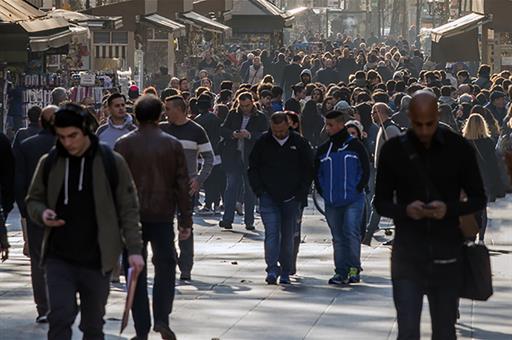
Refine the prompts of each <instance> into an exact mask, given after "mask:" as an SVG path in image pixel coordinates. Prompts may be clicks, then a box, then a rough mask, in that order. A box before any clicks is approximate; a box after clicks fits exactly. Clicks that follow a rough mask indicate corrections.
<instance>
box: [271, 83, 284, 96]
mask: <svg viewBox="0 0 512 340" xmlns="http://www.w3.org/2000/svg"><path fill="white" fill-rule="evenodd" d="M283 93H284V91H283V89H282V88H281V87H280V86H277V85H274V86H272V98H277V97H279V96H281V95H283Z"/></svg>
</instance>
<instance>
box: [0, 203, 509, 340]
mask: <svg viewBox="0 0 512 340" xmlns="http://www.w3.org/2000/svg"><path fill="white" fill-rule="evenodd" d="M511 208H512V201H510V199H508V200H504V201H502V202H499V203H496V204H494V205H493V206H492V207H491V208H490V213H489V215H490V217H491V222H490V227H489V230H488V235H489V236H488V237H489V242H490V248H491V251H492V255H493V256H492V266H493V272H494V287H495V295H494V296H493V297H492V298H491V299H490V300H489V301H487V302H485V303H482V302H475V303H472V302H470V301H467V302H466V301H464V302H463V303H462V306H461V318H460V320H459V321H458V323H457V326H456V327H457V333H458V335H459V339H482V340H483V339H485V340H506V339H510V334H512V324H511V323H510V320H509V316H508V313H507V311H509V310H511V309H512V267H511V266H510V262H511V261H512V232H511V230H510V228H512V213H510V211H511ZM12 221H13V222H15V218H14V217H13V218H12ZM195 222H196V223H195V225H196V227H195V228H196V234H197V238H196V247H197V248H196V257H197V260H196V262H197V264H196V265H197V274H196V275H195V277H196V279H195V280H194V282H191V283H190V284H186V283H185V284H184V283H180V284H179V285H178V287H177V292H176V303H175V308H176V311H177V312H176V313H175V314H174V313H173V315H172V317H171V324H172V325H173V326H174V327H173V328H174V329H175V330H176V332H178V333H179V334H181V336H180V339H206V340H210V339H233V340H238V339H255V340H256V339H272V338H274V339H286V340H288V339H290V340H292V339H375V340H381V339H393V338H396V332H397V328H396V318H395V316H394V311H393V305H392V297H391V281H390V277H389V254H390V247H387V246H384V245H382V243H384V242H385V241H386V240H387V239H388V237H386V236H385V235H384V233H383V232H380V233H379V234H377V236H378V237H379V244H375V245H374V246H373V247H363V249H362V258H363V266H364V273H365V278H364V280H363V282H361V283H360V284H358V285H357V286H353V287H346V288H336V287H328V286H326V285H325V281H326V280H327V279H328V276H329V274H330V264H329V263H330V260H331V256H332V254H331V251H330V247H331V243H330V240H329V231H328V228H327V226H326V225H325V219H323V217H322V216H321V215H320V214H319V213H318V212H316V211H315V210H314V209H308V211H306V212H305V217H304V225H303V227H304V237H303V240H304V241H303V242H304V243H303V244H302V245H301V254H300V263H301V265H300V274H299V275H298V276H297V278H296V280H295V282H294V284H293V286H290V287H279V286H267V285H266V284H265V283H264V282H263V281H262V280H261V275H260V274H259V273H260V272H261V271H262V270H263V269H264V266H265V263H264V261H263V258H262V257H261V253H262V252H263V246H262V240H263V235H262V232H261V231H260V232H246V231H245V230H244V231H238V232H237V231H236V230H235V231H228V232H226V231H220V230H219V229H218V228H217V227H216V222H215V220H212V219H208V218H207V219H203V218H200V219H196V220H195ZM260 225H261V224H260V223H258V226H260ZM12 240H13V241H12V244H13V254H12V259H13V261H10V263H9V264H8V265H7V266H5V267H3V269H2V272H1V274H0V279H1V280H0V282H2V283H1V286H0V298H1V304H2V305H1V306H2V310H8V314H4V315H3V316H2V318H0V334H2V339H39V338H43V337H44V335H45V332H46V331H47V326H44V325H36V324H33V323H32V320H31V318H28V317H27V315H28V314H30V313H31V309H32V301H31V289H30V285H29V283H28V281H27V279H26V277H27V276H28V275H30V272H29V267H28V266H27V261H26V260H25V259H24V258H23V255H22V253H21V252H22V238H21V231H20V230H13V232H12ZM4 265H5V264H4ZM150 285H151V284H150ZM124 298H125V293H124V291H123V288H122V285H113V287H112V290H111V297H110V300H109V303H108V305H107V314H106V317H105V320H106V324H105V333H106V337H105V339H111V340H114V339H130V338H131V337H132V336H133V335H134V334H133V332H126V334H124V333H123V335H122V336H120V335H119V325H120V318H121V315H122V309H123V302H124ZM427 308H428V306H427V305H426V304H425V306H424V309H425V310H427ZM178 311H179V312H178ZM276 320H278V321H276ZM429 323H430V322H429V315H428V313H424V317H423V320H422V338H425V339H427V338H430V335H431V334H430V327H429ZM283 325H286V326H285V327H284V326H283ZM75 330H76V332H78V328H76V325H75ZM75 338H76V339H80V338H81V337H80V336H79V335H78V334H76V335H75V336H74V337H73V339H75ZM151 339H159V337H157V336H154V337H152V338H151Z"/></svg>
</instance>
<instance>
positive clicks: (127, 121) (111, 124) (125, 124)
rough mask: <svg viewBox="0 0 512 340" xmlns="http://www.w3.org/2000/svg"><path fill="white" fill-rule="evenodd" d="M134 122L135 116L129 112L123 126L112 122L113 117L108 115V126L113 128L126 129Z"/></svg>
mask: <svg viewBox="0 0 512 340" xmlns="http://www.w3.org/2000/svg"><path fill="white" fill-rule="evenodd" d="M132 124H133V118H132V116H131V115H130V114H129V113H127V114H126V116H125V117H124V123H123V125H122V126H121V127H118V126H115V125H114V123H113V122H112V118H111V117H108V126H109V127H111V128H113V129H118V130H124V129H126V128H127V127H128V126H129V125H132Z"/></svg>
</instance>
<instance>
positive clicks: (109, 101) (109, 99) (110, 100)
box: [107, 93, 126, 106]
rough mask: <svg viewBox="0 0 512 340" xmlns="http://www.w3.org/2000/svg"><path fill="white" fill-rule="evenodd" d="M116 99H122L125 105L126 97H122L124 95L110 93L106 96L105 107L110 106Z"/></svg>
mask: <svg viewBox="0 0 512 340" xmlns="http://www.w3.org/2000/svg"><path fill="white" fill-rule="evenodd" d="M117 98H123V99H124V102H125V103H126V97H125V96H124V94H122V93H112V94H111V95H110V96H108V98H107V105H108V106H110V105H112V102H113V101H114V100H115V99H117Z"/></svg>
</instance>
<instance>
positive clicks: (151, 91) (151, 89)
mask: <svg viewBox="0 0 512 340" xmlns="http://www.w3.org/2000/svg"><path fill="white" fill-rule="evenodd" d="M143 94H152V95H154V96H158V92H157V90H156V89H155V88H154V87H153V86H149V87H146V88H145V89H144V92H143Z"/></svg>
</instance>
